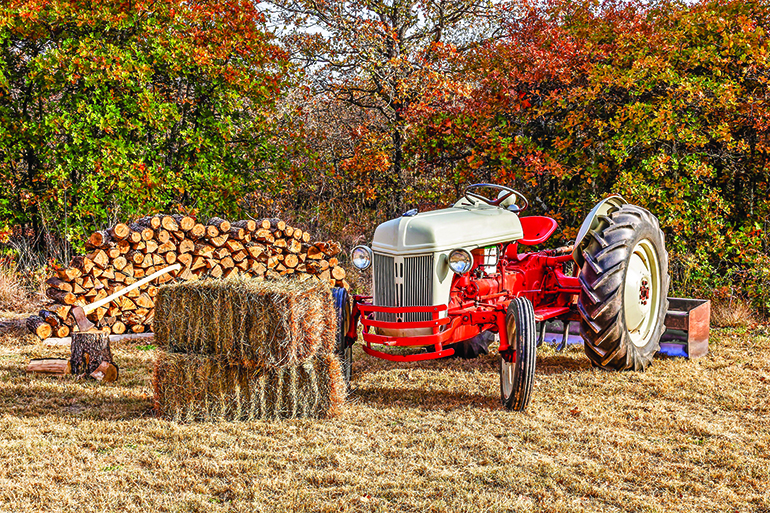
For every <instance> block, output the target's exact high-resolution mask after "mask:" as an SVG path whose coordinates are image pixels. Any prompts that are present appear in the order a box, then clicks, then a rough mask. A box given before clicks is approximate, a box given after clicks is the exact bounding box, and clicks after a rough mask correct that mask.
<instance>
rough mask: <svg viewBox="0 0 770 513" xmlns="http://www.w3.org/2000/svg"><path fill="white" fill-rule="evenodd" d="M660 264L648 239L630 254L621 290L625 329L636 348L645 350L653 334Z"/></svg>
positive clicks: (638, 244)
mask: <svg viewBox="0 0 770 513" xmlns="http://www.w3.org/2000/svg"><path fill="white" fill-rule="evenodd" d="M659 291H660V264H659V263H658V255H657V253H656V252H655V247H654V246H653V245H652V242H650V240H649V239H643V240H640V241H639V242H638V243H637V244H636V246H634V250H633V252H632V253H631V258H630V259H629V260H628V269H627V270H626V281H625V284H624V287H623V313H624V314H625V319H626V329H627V330H628V334H629V335H630V336H631V342H632V343H633V344H634V345H635V346H636V347H644V346H645V345H647V342H649V341H650V337H652V333H653V331H654V329H653V328H654V327H655V322H656V316H657V313H658V306H659V304H658V303H659V301H660V298H659V297H658V295H659Z"/></svg>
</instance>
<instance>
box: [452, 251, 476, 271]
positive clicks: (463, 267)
mask: <svg viewBox="0 0 770 513" xmlns="http://www.w3.org/2000/svg"><path fill="white" fill-rule="evenodd" d="M471 267H473V256H471V254H470V253H469V252H468V251H467V250H465V249H454V250H452V252H451V253H449V268H450V269H452V272H454V273H456V274H465V273H467V272H468V271H470V270H471Z"/></svg>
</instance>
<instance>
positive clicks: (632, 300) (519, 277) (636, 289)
mask: <svg viewBox="0 0 770 513" xmlns="http://www.w3.org/2000/svg"><path fill="white" fill-rule="evenodd" d="M528 206H529V202H528V201H527V198H525V197H524V195H523V194H522V193H520V192H519V191H516V190H514V189H511V188H509V187H505V186H502V185H494V184H475V185H471V186H469V187H467V188H466V190H465V193H464V196H463V197H462V198H461V199H460V200H459V201H458V202H457V203H455V204H454V206H452V207H450V208H446V209H442V210H434V211H430V212H424V213H418V212H417V211H415V210H413V211H410V212H407V213H406V214H404V215H403V216H402V217H399V218H398V219H393V220H390V221H387V222H385V223H383V224H381V225H380V226H378V227H377V229H376V231H375V233H374V239H373V240H372V243H371V247H369V246H357V247H356V248H354V249H353V251H352V254H351V259H352V262H353V265H354V266H355V267H357V268H358V269H360V270H366V269H371V271H372V273H373V289H374V290H373V292H372V295H371V296H354V297H353V300H352V305H351V306H350V307H349V308H346V307H345V305H349V304H350V303H349V302H348V300H347V298H346V297H344V296H345V295H344V291H342V290H341V289H340V291H341V292H340V291H338V292H336V293H335V297H336V299H337V301H338V303H339V304H338V306H339V311H340V315H341V329H340V336H339V340H338V349H337V350H338V353H339V354H340V356H341V358H342V361H343V369H344V373H345V377H346V379H348V380H349V379H350V372H351V363H352V351H351V347H352V345H353V344H354V343H355V342H356V341H357V339H358V327H359V324H360V325H361V327H362V341H363V342H362V344H363V350H364V351H365V352H366V353H368V354H369V355H372V356H376V357H378V358H385V359H387V360H393V361H403V362H409V361H418V360H428V359H433V358H442V357H446V356H450V355H452V354H453V353H454V352H455V351H456V350H457V348H458V347H461V344H463V343H467V342H468V341H470V340H474V337H479V336H483V335H486V336H488V337H489V336H490V335H491V334H494V336H496V337H497V338H499V348H498V352H499V356H500V358H499V362H500V369H499V370H500V398H501V401H502V403H503V405H504V406H505V407H506V408H508V409H511V410H523V409H525V408H526V407H527V405H528V404H529V401H530V397H531V395H532V387H533V383H534V375H535V362H536V351H537V347H538V345H539V342H542V339H543V333H542V330H543V329H544V326H545V323H546V322H547V321H548V322H551V321H556V320H558V321H561V322H562V323H563V325H564V326H569V324H570V323H571V322H579V323H580V334H581V336H582V338H583V340H584V348H585V353H586V355H587V356H588V358H589V359H590V361H591V363H592V364H593V365H594V366H596V367H600V368H602V369H608V370H626V369H632V370H643V369H644V368H645V367H646V366H647V365H648V364H649V363H650V361H651V360H652V358H653V355H654V354H655V352H656V351H657V350H658V348H659V345H660V337H661V335H662V333H663V331H664V329H665V326H664V319H665V316H666V310H667V307H668V300H667V293H668V287H669V276H668V254H667V253H666V249H665V241H664V236H663V233H662V231H661V229H660V226H659V224H658V220H657V219H656V218H655V216H653V215H652V214H651V213H650V212H648V211H647V210H645V209H643V208H641V207H638V206H635V205H631V204H629V203H627V202H626V201H625V200H623V198H621V197H620V196H610V197H608V198H606V199H605V200H603V201H601V202H600V203H598V204H597V205H596V206H595V207H594V208H593V210H591V212H590V213H589V214H588V216H587V217H586V219H585V221H584V222H583V224H582V226H581V228H580V230H579V232H578V235H577V238H576V240H575V242H574V244H571V245H568V246H563V247H559V248H556V249H541V250H539V251H530V248H532V247H534V246H540V245H542V244H544V243H545V242H546V241H547V240H548V238H549V237H550V236H551V235H552V234H553V233H554V231H555V230H556V227H557V223H556V221H555V220H554V219H552V218H550V217H545V216H523V215H522V214H523V213H524V212H526V211H527V209H528ZM538 323H540V329H538ZM567 334H568V330H566V329H565V331H564V337H567Z"/></svg>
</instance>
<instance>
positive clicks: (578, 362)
mask: <svg viewBox="0 0 770 513" xmlns="http://www.w3.org/2000/svg"><path fill="white" fill-rule="evenodd" d="M581 356H582V357H577V358H575V357H571V356H563V355H560V354H556V355H546V356H541V357H539V358H538V359H537V368H536V370H535V372H536V373H537V374H542V375H546V376H550V375H554V374H568V373H571V372H587V371H590V370H591V369H592V367H591V362H590V361H589V360H588V358H587V357H586V356H585V355H581Z"/></svg>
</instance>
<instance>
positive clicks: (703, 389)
mask: <svg viewBox="0 0 770 513" xmlns="http://www.w3.org/2000/svg"><path fill="white" fill-rule="evenodd" d="M7 317H8V316H6V318H7ZM154 353H155V351H154V350H153V348H152V346H142V345H140V344H116V347H115V348H114V350H113V354H114V356H115V358H116V361H117V362H118V363H119V364H120V365H121V379H120V380H119V381H118V382H116V383H113V384H107V385H103V384H98V383H95V382H79V381H75V380H73V379H70V378H66V379H59V378H55V377H35V376H29V375H26V374H25V372H24V367H25V365H26V363H27V362H28V361H29V360H30V359H31V358H36V357H52V356H55V355H59V356H62V357H66V356H67V351H66V350H62V349H52V348H48V347H44V346H43V345H41V344H39V343H35V341H34V340H33V339H32V338H31V337H30V336H27V335H24V334H22V333H14V332H11V333H6V334H5V335H3V336H2V338H0V461H1V464H0V510H2V511H15V512H21V511H83V512H88V511H121V512H123V511H141V512H154V511H415V512H426V511H448V512H457V511H553V512H578V511H603V512H605V511H639V512H648V511H649V512H653V511H682V512H691V511H770V493H769V492H768V490H769V489H770V330H768V328H767V327H765V328H756V329H753V330H748V331H747V330H743V331H742V332H741V331H739V330H732V331H718V332H714V335H713V337H712V341H711V354H710V355H709V356H707V357H705V358H703V359H700V360H697V361H686V360H681V359H659V360H656V361H655V362H654V365H653V366H652V367H651V368H650V369H649V370H648V371H647V372H645V373H637V374H635V373H623V374H615V373H608V372H599V371H594V370H592V369H591V368H590V366H589V363H588V360H587V359H586V358H585V357H584V356H583V355H582V348H580V347H574V346H573V347H570V348H568V349H567V350H566V351H565V352H564V353H555V352H554V350H553V349H551V348H544V349H543V350H541V353H540V358H539V359H538V379H537V384H536V389H535V396H534V400H533V402H532V404H531V406H530V408H529V410H528V411H527V412H526V413H524V414H519V413H511V412H507V411H504V410H502V409H501V407H500V405H499V400H498V393H499V392H498V376H497V360H496V358H497V357H496V356H494V355H489V356H487V357H484V358H481V359H478V360H475V361H455V360H448V361H441V362H427V363H416V364H406V365H401V364H393V363H389V362H384V361H379V360H375V359H373V358H371V357H368V356H366V355H364V354H363V353H362V352H361V351H360V349H356V353H355V357H356V362H355V365H354V373H355V380H354V392H353V393H352V395H351V396H350V398H349V404H348V406H347V409H346V411H345V413H344V414H343V415H342V416H341V417H339V418H336V419H334V420H330V421H307V420H302V421H283V422H254V423H227V422H215V423H206V424H178V423H173V422H167V421H164V420H159V419H156V418H154V417H153V414H152V412H151V406H152V390H151V386H150V379H151V376H150V375H151V369H152V365H153V359H154Z"/></svg>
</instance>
